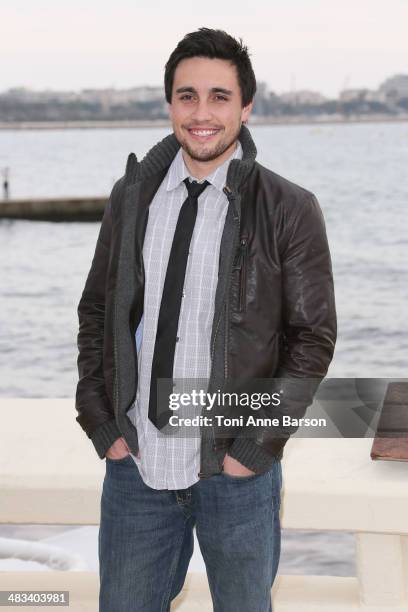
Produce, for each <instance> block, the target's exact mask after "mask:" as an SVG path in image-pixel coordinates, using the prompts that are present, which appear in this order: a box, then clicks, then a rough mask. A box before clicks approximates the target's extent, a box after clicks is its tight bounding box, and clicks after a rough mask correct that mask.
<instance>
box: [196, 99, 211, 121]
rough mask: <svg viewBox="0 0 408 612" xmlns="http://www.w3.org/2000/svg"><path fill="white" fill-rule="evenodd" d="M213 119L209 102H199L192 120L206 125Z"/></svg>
mask: <svg viewBox="0 0 408 612" xmlns="http://www.w3.org/2000/svg"><path fill="white" fill-rule="evenodd" d="M211 117H212V113H211V110H210V106H209V104H208V102H207V100H198V102H197V103H196V104H195V105H194V110H193V113H192V116H191V118H192V119H193V120H194V121H197V123H205V122H208V121H209V120H210V119H211Z"/></svg>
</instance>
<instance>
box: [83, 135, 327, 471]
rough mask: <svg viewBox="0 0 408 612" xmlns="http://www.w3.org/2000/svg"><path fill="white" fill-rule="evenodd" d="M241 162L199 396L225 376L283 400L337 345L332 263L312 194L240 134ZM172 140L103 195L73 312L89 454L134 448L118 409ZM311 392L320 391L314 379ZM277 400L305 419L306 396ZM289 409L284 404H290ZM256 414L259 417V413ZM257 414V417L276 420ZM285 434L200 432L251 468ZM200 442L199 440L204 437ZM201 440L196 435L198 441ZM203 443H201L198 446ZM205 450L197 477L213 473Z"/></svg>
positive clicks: (233, 174)
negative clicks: (121, 442)
mask: <svg viewBox="0 0 408 612" xmlns="http://www.w3.org/2000/svg"><path fill="white" fill-rule="evenodd" d="M239 139H240V142H241V145H242V148H243V158H242V160H233V161H232V162H231V163H230V166H229V170H228V176H227V182H226V187H225V189H224V191H225V193H226V195H227V197H228V199H229V208H228V213H227V218H226V221H225V227H224V232H223V236H222V241H221V250H220V258H219V276H218V284H217V290H216V297H215V314H214V320H213V330H212V338H211V359H212V371H211V378H210V381H209V387H208V391H211V390H217V389H220V386H221V387H222V385H223V383H224V382H225V380H226V379H234V380H239V379H242V378H246V379H250V378H253V379H265V378H271V379H272V378H276V379H278V380H276V381H275V382H274V383H273V384H274V386H273V388H274V389H275V390H278V389H279V391H280V392H281V391H283V393H284V396H285V394H286V396H285V397H286V398H287V399H289V397H290V393H291V387H290V385H291V383H293V381H294V380H299V379H302V378H303V379H306V378H310V379H314V380H316V381H320V380H321V379H322V378H323V377H324V376H325V375H326V372H327V369H328V366H329V364H330V361H331V359H332V356H333V351H334V346H335V341H336V312H335V299H334V289H333V278H332V267H331V260H330V253H329V247H328V243H327V238H326V231H325V224H324V220H323V216H322V212H321V209H320V207H319V204H318V202H317V200H316V197H315V196H314V195H313V194H312V193H311V192H309V191H307V190H305V189H303V188H302V187H299V186H298V185H295V184H294V183H291V182H290V181H288V180H286V179H285V178H283V177H281V176H279V175H277V174H275V173H274V172H272V171H271V170H269V169H267V168H265V167H263V166H262V165H261V164H259V163H258V162H256V161H255V157H256V148H255V145H254V143H253V140H252V138H251V136H250V133H249V130H248V129H247V128H246V127H245V126H243V127H242V129H241V132H240V136H239ZM178 148H179V144H178V142H177V140H176V138H175V136H174V135H173V134H171V135H169V136H167V137H166V138H165V139H164V140H162V141H161V142H159V143H158V144H157V145H155V147H153V148H152V149H151V150H150V151H149V152H148V153H147V155H146V156H145V158H144V159H143V160H142V161H141V162H140V163H139V162H137V160H136V157H135V155H134V154H133V153H132V154H130V155H129V158H128V162H127V166H126V173H125V175H124V176H123V177H122V178H121V179H119V180H118V181H117V182H116V184H115V185H114V188H113V190H112V193H111V196H110V198H109V202H108V204H107V206H106V209H105V213H104V216H103V220H102V225H101V228H100V233H99V237H98V241H97V245H96V250H95V255H94V258H93V261H92V265H91V269H90V271H89V274H88V278H87V280H86V284H85V288H84V290H83V293H82V297H81V300H80V302H79V305H78V316H79V333H78V349H79V356H78V370H79V382H78V386H77V393H76V409H77V411H78V416H77V421H78V422H79V424H80V425H81V427H82V428H83V429H84V430H85V432H86V434H87V435H88V437H89V438H91V440H92V442H93V444H94V446H95V448H96V451H97V453H98V455H99V457H101V458H103V457H104V456H105V452H106V450H107V449H108V448H109V447H110V446H111V445H112V444H113V442H114V441H115V440H116V439H117V438H118V437H120V436H124V437H125V439H126V441H127V443H128V445H129V447H130V449H131V451H132V452H133V453H135V454H136V453H137V452H138V438H137V432H136V429H135V427H134V426H133V424H132V422H131V421H130V419H129V418H128V417H127V415H126V412H127V411H128V410H129V409H130V408H131V407H132V404H133V402H134V398H135V394H136V388H137V375H138V372H137V370H138V368H137V353H136V349H135V331H136V328H137V325H138V323H139V321H140V319H141V316H142V312H143V299H144V266H143V256H142V247H143V239H144V233H145V229H146V223H147V218H148V209H149V204H150V202H151V200H152V198H153V196H154V193H155V192H156V190H157V189H158V187H159V185H160V183H161V181H162V180H163V178H164V176H165V175H166V172H167V170H168V167H169V165H170V163H171V161H172V159H173V158H174V156H175V154H176V153H177V150H178ZM317 384H318V383H317ZM315 388H317V387H314V388H313V390H310V389H309V390H310V393H309V392H306V393H305V395H304V398H303V399H302V401H300V402H299V398H297V399H296V401H295V400H294V402H293V404H290V402H289V403H286V406H285V412H288V411H289V412H290V411H291V410H292V413H293V415H294V416H296V417H299V416H303V414H304V412H305V411H306V408H307V406H308V405H309V404H310V403H311V401H312V397H313V392H314V390H315ZM291 406H292V408H291ZM261 413H262V414H261ZM275 413H277V409H276V408H273V407H269V408H268V409H267V408H263V409H262V410H261V411H258V414H257V416H266V415H268V416H271V417H273V416H275ZM292 432H293V430H290V431H289V430H285V431H284V430H283V429H282V430H281V434H280V436H277V432H276V428H274V429H273V430H272V428H270V427H258V428H257V429H256V432H254V434H253V436H252V437H248V434H247V431H243V430H242V431H236V430H234V431H233V430H231V435H230V436H228V435H227V436H226V435H225V431H224V432H223V435H221V430H220V429H218V428H217V427H216V426H215V425H214V426H213V427H212V429H211V431H210V432H206V433H205V434H204V436H207V438H205V440H206V444H207V446H205V447H203V448H210V449H212V450H213V451H214V452H215V453H221V454H222V453H224V454H225V450H226V449H228V453H229V454H230V455H231V456H233V457H235V458H236V459H237V460H238V461H240V462H241V463H243V464H244V465H246V466H247V467H248V468H249V469H252V470H254V471H255V472H262V471H264V470H266V469H268V468H269V466H270V465H271V462H272V461H273V460H274V459H276V458H281V457H282V452H283V447H284V445H285V443H286V441H287V439H288V436H289V435H290V433H292ZM208 436H209V438H208ZM203 441H204V439H203ZM208 444H209V445H210V446H208ZM210 464H211V461H210V459H209V455H208V453H207V455H206V454H205V452H203V457H202V463H201V473H200V474H201V475H202V476H206V475H208V474H209V473H210V472H211V469H210V468H209V466H210Z"/></svg>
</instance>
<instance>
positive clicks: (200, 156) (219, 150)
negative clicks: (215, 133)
mask: <svg viewBox="0 0 408 612" xmlns="http://www.w3.org/2000/svg"><path fill="white" fill-rule="evenodd" d="M240 131H241V125H240V126H239V128H238V129H237V130H236V132H235V134H234V136H232V137H231V139H230V140H229V141H228V142H225V141H224V140H221V142H219V143H218V144H217V145H216V146H215V147H214V149H202V150H201V151H200V152H197V151H194V149H192V148H191V147H190V145H189V144H188V142H187V141H186V140H179V139H177V140H179V143H180V146H181V148H182V149H183V150H184V151H185V152H186V153H187V155H189V156H190V158H191V159H194V160H195V161H200V162H207V161H212V160H213V159H217V157H220V155H222V154H223V153H225V151H226V150H227V149H229V148H230V147H231V146H232V145H233V144H234V142H236V141H237V140H238V136H239V133H240Z"/></svg>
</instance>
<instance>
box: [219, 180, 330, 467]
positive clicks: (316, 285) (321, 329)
mask: <svg viewBox="0 0 408 612" xmlns="http://www.w3.org/2000/svg"><path fill="white" fill-rule="evenodd" d="M306 193H307V194H308V195H307V197H305V198H304V199H303V201H301V202H296V205H295V206H293V207H292V208H290V210H288V211H285V213H282V215H286V218H283V219H282V222H281V227H282V228H283V229H282V231H281V235H280V240H279V247H280V257H281V266H282V293H283V303H282V318H283V332H284V338H285V342H284V349H283V351H282V354H281V357H280V364H279V366H280V367H279V369H278V372H277V373H276V374H275V378H274V380H273V382H272V385H271V393H275V392H278V393H279V392H282V394H281V404H280V406H278V407H276V406H274V407H263V408H261V409H260V410H259V411H257V412H258V414H257V416H258V417H271V418H274V417H277V418H281V417H282V415H283V414H286V415H290V416H292V417H295V418H302V417H303V416H304V414H305V412H306V409H307V407H308V406H309V405H310V404H311V403H312V401H313V396H314V394H315V392H316V390H317V388H318V386H319V384H320V382H321V380H322V379H323V378H324V376H325V375H326V373H327V370H328V367H329V365H330V362H331V360H332V357H333V353H334V347H335V342H336V335H337V323H336V308H335V297H334V286H333V275H332V265H331V257H330V251H329V246H328V242H327V236H326V228H325V223H324V219H323V214H322V211H321V209H320V206H319V203H318V201H317V199H316V197H315V196H314V195H313V194H311V193H310V192H306ZM244 429H245V428H244ZM296 430H297V427H286V428H285V427H279V428H276V427H264V428H262V427H257V428H256V432H252V437H251V438H249V437H248V431H247V432H245V431H242V435H241V437H238V438H236V439H235V440H234V443H233V445H232V447H231V449H230V450H229V451H228V453H229V454H230V455H231V456H233V457H235V458H236V459H237V460H238V461H241V462H242V463H243V464H244V465H246V466H247V467H248V468H249V469H253V470H254V471H255V472H257V471H264V470H265V469H268V467H269V466H270V464H271V459H273V457H279V456H280V455H281V453H282V450H283V447H284V445H285V444H286V442H287V440H288V438H289V437H290V435H292V434H293V433H294V432H295V431H296ZM268 457H269V461H268ZM251 466H252V467H251Z"/></svg>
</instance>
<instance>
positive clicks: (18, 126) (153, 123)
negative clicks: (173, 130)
mask: <svg viewBox="0 0 408 612" xmlns="http://www.w3.org/2000/svg"><path fill="white" fill-rule="evenodd" d="M405 122H408V113H407V114H404V115H398V116H395V115H394V116H390V115H382V114H380V115H374V114H373V115H371V114H369V115H354V116H350V117H345V116H342V115H338V116H333V115H330V116H317V117H310V116H304V117H303V116H297V117H259V116H258V117H254V118H252V119H251V121H250V122H249V127H251V126H258V125H259V126H266V125H330V124H337V123H405ZM170 125H171V124H170V122H169V121H166V120H164V119H157V120H151V119H149V120H139V119H138V120H129V121H127V120H120V121H101V120H95V121H10V122H6V121H3V122H0V130H75V129H82V130H87V129H132V128H161V127H170Z"/></svg>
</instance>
